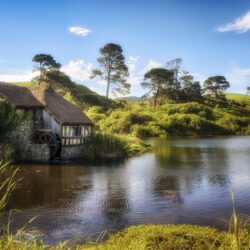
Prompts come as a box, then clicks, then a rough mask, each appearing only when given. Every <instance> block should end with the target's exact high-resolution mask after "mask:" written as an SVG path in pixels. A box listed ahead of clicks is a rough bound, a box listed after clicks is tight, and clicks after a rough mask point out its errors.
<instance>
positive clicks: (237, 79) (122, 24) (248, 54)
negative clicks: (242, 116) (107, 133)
mask: <svg viewBox="0 0 250 250" xmlns="http://www.w3.org/2000/svg"><path fill="white" fill-rule="evenodd" d="M249 11H250V1H248V0H237V1H236V0H234V1H230V0H227V1H226V0H225V1H223V0H220V1H214V0H210V1H208V0H207V1H199V0H189V1H186V0H179V1H178V0H165V1H164V0H162V1H161V0H155V1H148V0H144V1H141V0H134V1H130V0H127V1H125V0H124V1H118V0H116V1H113V0H106V1H104V0H43V1H40V0H36V1H29V0H23V1H18V0H8V1H6V0H1V1H0V34H1V36H0V80H2V81H22V80H29V79H30V78H31V77H32V76H33V74H34V72H32V68H33V63H32V57H33V55H34V54H37V53H49V54H52V55H53V56H54V57H55V58H56V59H57V60H58V61H59V62H60V63H62V65H63V68H62V70H63V71H65V72H66V73H68V74H69V75H70V76H71V78H72V79H73V80H75V81H76V82H78V83H83V84H86V85H87V86H88V87H90V88H92V89H93V90H96V91H98V92H99V93H104V90H105V86H104V83H103V82H102V81H98V80H95V81H89V80H88V76H89V73H90V72H91V70H92V69H93V68H95V67H96V66H97V64H96V58H97V57H98V56H99V48H100V47H102V46H103V45H105V44H106V43H107V42H115V43H119V44H120V45H122V47H123V49H124V54H125V56H126V59H127V63H128V65H129V68H130V75H131V77H130V79H129V80H130V82H131V84H132V91H131V94H132V95H137V96H139V95H142V94H143V92H144V90H142V89H141V87H140V80H141V78H142V77H143V74H144V73H145V71H146V70H147V69H149V68H151V67H155V66H159V65H163V66H164V64H165V63H166V62H167V61H168V60H170V59H172V58H175V57H181V58H183V60H184V63H183V69H185V70H188V71H190V72H191V73H192V74H194V76H195V77H196V79H198V80H200V81H203V80H204V79H205V78H206V77H208V76H210V75H216V74H219V75H225V76H226V77H227V78H228V80H229V81H230V82H231V88H230V89H229V91H233V92H241V93H244V92H245V89H246V86H249V85H250V12H249Z"/></svg>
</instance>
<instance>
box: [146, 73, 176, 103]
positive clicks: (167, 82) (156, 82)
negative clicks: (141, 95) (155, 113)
mask: <svg viewBox="0 0 250 250" xmlns="http://www.w3.org/2000/svg"><path fill="white" fill-rule="evenodd" d="M141 85H142V87H144V88H147V89H149V92H148V93H147V94H146V95H147V96H148V95H150V94H152V95H153V99H154V107H155V106H156V104H157V100H158V98H159V97H163V96H165V95H166V92H167V91H170V89H171V87H172V85H173V72H172V71H170V70H168V69H165V68H153V69H151V70H149V71H148V72H147V73H146V74H145V75H144V81H143V82H142V83H141Z"/></svg>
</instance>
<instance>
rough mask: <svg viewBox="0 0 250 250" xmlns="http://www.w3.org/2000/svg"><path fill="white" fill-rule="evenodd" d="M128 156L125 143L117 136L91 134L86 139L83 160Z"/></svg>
mask: <svg viewBox="0 0 250 250" xmlns="http://www.w3.org/2000/svg"><path fill="white" fill-rule="evenodd" d="M127 154H128V145H127V143H126V141H125V140H124V139H122V138H119V137H118V136H115V135H112V134H106V133H105V134H104V133H93V134H92V135H91V136H90V137H88V138H86V141H85V149H84V157H85V158H90V159H94V158H118V157H124V156H126V155H127Z"/></svg>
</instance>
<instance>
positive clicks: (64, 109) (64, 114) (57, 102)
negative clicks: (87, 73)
mask: <svg viewBox="0 0 250 250" xmlns="http://www.w3.org/2000/svg"><path fill="white" fill-rule="evenodd" d="M29 89H30V91H31V92H32V93H33V95H34V96H35V97H36V98H37V99H38V100H39V101H40V102H41V103H42V104H43V105H44V107H45V109H46V110H47V111H48V112H49V113H50V114H51V115H53V116H54V118H55V119H56V120H57V121H58V122H59V123H60V124H64V125H73V124H74V125H77V124H78V125H80V124H88V125H93V122H92V121H91V120H90V119H89V118H88V117H87V116H86V115H85V114H84V113H83V112H82V111H81V110H80V109H78V108H77V107H76V106H74V105H73V104H71V103H70V102H68V101H67V100H65V99H64V98H63V97H62V96H60V95H58V94H56V93H55V91H54V90H53V89H52V88H51V87H48V86H34V87H29Z"/></svg>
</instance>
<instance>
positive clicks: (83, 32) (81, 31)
mask: <svg viewBox="0 0 250 250" xmlns="http://www.w3.org/2000/svg"><path fill="white" fill-rule="evenodd" d="M68 31H69V32H70V33H72V34H74V35H76V36H81V37H84V36H87V35H88V34H89V33H91V32H92V30H90V29H88V28H85V27H80V26H72V27H69V28H68Z"/></svg>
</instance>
